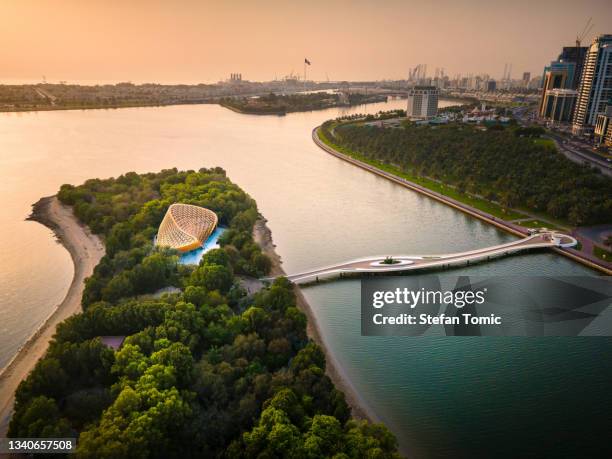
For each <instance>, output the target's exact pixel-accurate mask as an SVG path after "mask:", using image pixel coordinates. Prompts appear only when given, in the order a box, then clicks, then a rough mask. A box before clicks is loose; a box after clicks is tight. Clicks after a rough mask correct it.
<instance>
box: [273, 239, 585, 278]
mask: <svg viewBox="0 0 612 459" xmlns="http://www.w3.org/2000/svg"><path fill="white" fill-rule="evenodd" d="M574 245H576V239H574V238H573V237H571V236H567V235H565V234H559V233H555V232H542V233H538V234H533V235H531V236H528V237H525V238H523V239H519V240H516V241H512V242H507V243H505V244H499V245H495V246H492V247H486V248H481V249H476V250H469V251H467V252H460V253H451V254H445V255H420V256H417V255H393V256H391V257H387V256H373V257H366V258H358V259H355V260H350V261H346V262H343V263H339V264H337V265H331V266H324V267H319V268H315V269H312V270H309V271H304V272H301V273H295V274H289V275H287V276H286V277H287V279H289V280H290V281H292V282H295V283H298V284H299V283H306V282H313V281H318V280H320V279H322V278H329V277H333V276H342V275H344V274H350V275H357V274H366V273H367V274H372V273H375V274H376V273H380V274H383V273H395V272H402V271H418V270H425V269H445V268H449V267H452V266H465V265H469V264H470V263H472V262H477V261H482V260H489V259H491V258H495V257H501V256H506V255H510V254H511V253H516V252H521V251H524V250H530V249H541V248H555V247H557V248H568V247H572V246H574ZM391 261H392V263H390V262H391ZM268 280H270V279H268Z"/></svg>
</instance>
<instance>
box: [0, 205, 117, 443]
mask: <svg viewBox="0 0 612 459" xmlns="http://www.w3.org/2000/svg"><path fill="white" fill-rule="evenodd" d="M27 220H31V221H35V222H38V223H40V224H42V225H44V226H46V227H47V228H49V229H51V230H52V231H53V233H54V234H55V237H56V238H57V241H58V242H59V243H60V244H62V246H64V248H66V250H68V252H69V253H70V257H71V259H72V262H73V264H74V276H73V278H72V282H71V283H70V287H69V288H68V292H67V293H66V296H65V297H64V299H63V300H62V302H61V303H60V304H59V305H58V306H57V307H56V308H55V309H54V310H53V312H52V313H51V314H50V315H49V317H48V318H47V319H46V320H45V322H43V324H42V325H41V326H40V327H39V328H38V329H37V330H36V331H35V332H34V333H33V334H32V335H31V336H30V338H29V339H28V340H27V341H26V342H25V344H24V345H23V346H22V347H21V348H20V349H19V351H18V352H17V354H15V356H14V357H13V359H12V360H11V361H10V362H9V364H8V365H7V366H6V367H5V368H4V369H3V370H2V372H1V373H0V438H2V437H5V436H6V433H7V430H8V425H9V422H10V418H11V416H12V413H13V402H14V398H15V390H16V389H17V387H18V386H19V383H20V382H21V381H22V380H23V379H25V378H26V377H27V375H28V374H29V373H30V371H31V370H32V368H34V366H35V365H36V363H37V362H38V360H39V359H40V358H41V357H42V356H43V355H44V354H45V353H46V351H47V348H48V347H49V342H50V341H51V339H52V338H53V335H54V334H55V328H56V327H57V325H58V324H59V323H60V322H62V321H64V320H65V319H66V318H68V317H70V316H71V315H73V314H76V313H78V312H80V310H81V298H82V296H83V289H84V281H85V279H86V278H87V277H89V276H90V275H91V274H92V273H93V269H94V267H95V266H96V265H97V264H98V263H99V262H100V259H101V258H102V257H103V256H104V253H105V248H104V244H103V243H102V241H101V239H100V238H99V237H98V236H96V235H95V234H92V233H91V231H90V230H89V228H87V227H86V226H84V225H83V224H82V223H80V222H79V221H78V220H77V218H76V217H75V216H74V213H73V212H72V209H71V208H70V207H68V206H65V205H64V204H62V203H61V202H60V201H59V199H58V198H57V196H48V197H45V198H41V199H40V200H39V201H38V202H36V203H35V204H33V206H32V213H31V214H30V216H29V217H28V218H27Z"/></svg>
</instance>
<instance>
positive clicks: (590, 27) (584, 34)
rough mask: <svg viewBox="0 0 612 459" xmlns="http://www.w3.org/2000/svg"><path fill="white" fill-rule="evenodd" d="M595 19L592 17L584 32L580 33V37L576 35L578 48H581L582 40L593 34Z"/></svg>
mask: <svg viewBox="0 0 612 459" xmlns="http://www.w3.org/2000/svg"><path fill="white" fill-rule="evenodd" d="M592 20H593V18H592V17H590V18H589V20H588V21H587V22H586V24H585V25H584V28H583V29H582V32H580V33H579V34H578V35H576V48H580V44H581V43H582V40H584V38H585V37H586V36H587V35H588V34H589V33H590V32H591V30H592V29H593V26H594V25H595V24H593V22H592Z"/></svg>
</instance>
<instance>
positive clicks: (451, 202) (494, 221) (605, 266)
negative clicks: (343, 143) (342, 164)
mask: <svg viewBox="0 0 612 459" xmlns="http://www.w3.org/2000/svg"><path fill="white" fill-rule="evenodd" d="M320 128H321V126H317V127H315V128H314V129H313V130H312V140H313V142H314V143H315V145H317V146H318V147H319V148H321V149H322V150H323V151H325V152H327V153H329V154H331V155H333V156H335V157H336V158H339V159H342V160H343V161H346V162H349V163H351V164H353V165H355V166H357V167H360V168H361V169H364V170H366V171H368V172H371V173H373V174H376V175H378V176H380V177H383V178H386V179H387V180H390V181H392V182H394V183H397V184H398V185H401V186H403V187H404V188H408V189H410V190H412V191H416V192H417V193H420V194H422V195H425V196H427V197H429V198H431V199H434V200H436V201H438V202H441V203H442V204H445V205H447V206H450V207H452V208H454V209H456V210H458V211H460V212H463V213H465V214H467V215H470V216H472V217H474V218H477V219H478V220H481V221H484V222H485V223H488V224H490V225H492V226H495V227H497V228H499V229H501V230H503V231H505V232H507V233H510V234H512V235H514V236H518V237H525V236H527V235H529V232H528V231H527V229H525V228H523V227H522V226H520V225H518V224H515V223H512V222H510V221H506V220H503V219H501V218H496V217H494V216H493V215H490V214H489V213H487V212H484V211H482V210H479V209H476V208H474V207H472V206H470V205H468V204H465V203H463V202H460V201H457V200H456V199H453V198H451V197H448V196H446V195H443V194H441V193H438V192H436V191H433V190H430V189H428V188H426V187H424V186H422V185H419V184H417V183H414V182H411V181H409V180H407V179H405V178H402V177H399V176H397V175H395V174H392V173H390V172H386V171H384V170H382V169H379V168H378V167H376V166H373V165H370V164H367V163H365V162H363V161H361V160H359V159H356V158H354V157H352V156H349V155H347V154H344V153H341V152H340V151H338V150H336V149H335V148H333V147H332V146H330V145H327V144H326V143H325V142H323V141H322V140H321V139H320V138H319V129H320ZM551 250H552V251H553V252H555V253H558V254H560V255H563V256H565V257H567V258H571V259H572V260H574V261H576V262H578V263H581V264H583V265H585V266H587V267H589V268H591V269H593V270H595V271H598V272H600V273H603V274H605V275H608V276H609V275H611V274H612V269H611V266H612V265H611V264H610V263H605V262H603V260H598V259H596V258H595V257H594V256H589V255H587V254H584V253H582V252H580V251H578V250H576V249H572V248H560V247H553V248H552V249H551Z"/></svg>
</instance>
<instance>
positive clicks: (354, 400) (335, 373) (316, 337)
mask: <svg viewBox="0 0 612 459" xmlns="http://www.w3.org/2000/svg"><path fill="white" fill-rule="evenodd" d="M253 239H254V240H255V242H256V243H257V244H259V246H260V247H261V249H262V250H263V252H264V253H265V254H266V255H267V256H268V257H270V259H271V260H272V270H271V271H270V275H271V276H279V275H282V276H284V275H285V274H286V273H285V271H284V270H283V267H282V266H281V265H282V260H281V258H280V256H279V255H278V253H276V250H275V248H276V246H275V245H274V243H273V241H272V232H271V231H270V228H268V226H267V225H266V220H265V219H263V218H260V219H259V220H257V222H256V223H255V226H254V227H253ZM294 290H295V296H296V300H297V307H298V308H299V309H300V311H302V312H303V313H304V314H305V315H306V317H307V318H308V325H307V327H306V333H307V334H308V336H309V337H310V338H311V339H312V340H313V341H314V342H315V343H317V344H318V345H319V346H320V347H321V349H322V350H323V353H324V354H325V361H326V363H327V364H326V366H325V373H326V374H327V376H329V378H330V379H331V380H332V382H333V383H334V385H335V386H336V388H337V389H339V390H341V391H342V392H343V393H344V396H345V398H346V402H347V403H348V405H349V407H350V408H351V414H352V416H353V417H354V418H356V419H365V420H367V421H370V422H372V423H380V422H382V421H381V420H380V419H379V418H378V416H376V414H374V412H373V411H372V410H371V409H370V408H369V407H368V406H367V405H366V403H365V401H364V400H363V399H362V398H361V396H360V395H359V393H358V392H357V390H356V389H355V388H354V387H353V385H352V384H351V382H350V380H349V378H348V377H347V376H346V374H344V372H343V371H342V368H341V367H340V365H339V364H338V362H337V361H336V359H335V357H334V355H333V354H332V352H331V351H330V349H329V348H328V347H327V345H326V344H325V341H324V340H323V337H322V334H321V330H320V328H319V324H318V322H317V318H316V317H315V314H314V312H313V310H312V308H311V307H310V305H309V304H308V302H307V301H306V297H305V296H304V293H303V292H302V290H301V289H300V287H299V286H298V285H294Z"/></svg>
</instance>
